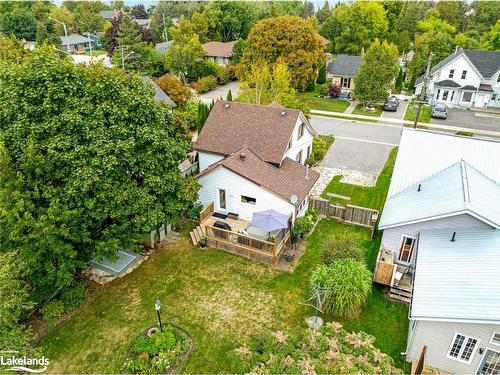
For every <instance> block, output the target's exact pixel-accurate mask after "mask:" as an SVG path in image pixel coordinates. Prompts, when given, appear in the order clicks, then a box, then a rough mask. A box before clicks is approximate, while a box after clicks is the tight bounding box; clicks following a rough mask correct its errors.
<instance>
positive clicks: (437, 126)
mask: <svg viewBox="0 0 500 375" xmlns="http://www.w3.org/2000/svg"><path fill="white" fill-rule="evenodd" d="M311 115H313V116H314V115H315V116H320V117H321V116H322V115H323V116H326V117H328V116H333V117H343V118H345V119H353V120H358V121H363V120H370V121H369V122H373V121H374V120H375V121H377V122H381V123H385V124H390V125H393V126H398V125H399V126H405V127H408V126H413V121H408V120H400V119H395V118H389V117H383V116H381V117H374V116H366V115H353V114H351V113H345V112H331V111H323V110H319V109H311ZM417 127H419V128H424V129H431V130H448V131H453V132H470V133H474V135H484V136H489V137H500V131H498V132H497V131H490V130H480V129H474V128H465V127H459V126H452V125H441V124H433V123H427V122H418V123H417Z"/></svg>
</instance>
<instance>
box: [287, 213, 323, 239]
mask: <svg viewBox="0 0 500 375" xmlns="http://www.w3.org/2000/svg"><path fill="white" fill-rule="evenodd" d="M317 219H318V212H317V211H316V210H307V211H306V214H305V215H304V216H301V217H299V218H297V219H295V223H294V224H293V228H292V236H293V239H294V240H300V239H302V238H304V236H305V235H306V234H307V233H309V232H310V231H311V229H312V228H313V226H314V223H315V222H316V220H317Z"/></svg>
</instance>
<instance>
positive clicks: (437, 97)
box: [436, 89, 441, 99]
mask: <svg viewBox="0 0 500 375" xmlns="http://www.w3.org/2000/svg"><path fill="white" fill-rule="evenodd" d="M440 93H441V89H438V91H437V94H436V99H439V94H440Z"/></svg>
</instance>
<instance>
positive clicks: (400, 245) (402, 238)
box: [397, 234, 417, 264]
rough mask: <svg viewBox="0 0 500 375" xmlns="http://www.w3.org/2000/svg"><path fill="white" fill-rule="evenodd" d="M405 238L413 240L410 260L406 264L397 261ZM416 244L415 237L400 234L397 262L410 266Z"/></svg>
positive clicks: (399, 260) (402, 261)
mask: <svg viewBox="0 0 500 375" xmlns="http://www.w3.org/2000/svg"><path fill="white" fill-rule="evenodd" d="M405 238H413V246H412V248H411V254H410V259H408V262H405V261H404V260H401V259H399V257H400V256H401V248H402V247H403V240H404V239H405ZM416 243H417V236H414V235H412V234H402V235H401V241H399V249H398V250H399V253H398V260H397V261H398V262H400V263H404V264H410V263H411V258H412V257H413V252H414V251H415V244H416Z"/></svg>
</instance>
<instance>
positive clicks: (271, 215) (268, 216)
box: [250, 210, 288, 232]
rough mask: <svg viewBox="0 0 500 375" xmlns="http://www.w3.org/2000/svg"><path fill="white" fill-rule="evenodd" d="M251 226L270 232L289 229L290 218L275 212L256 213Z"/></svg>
mask: <svg viewBox="0 0 500 375" xmlns="http://www.w3.org/2000/svg"><path fill="white" fill-rule="evenodd" d="M250 224H252V225H255V226H256V227H259V228H262V229H264V230H266V231H268V232H273V231H275V230H278V229H283V228H288V216H287V215H283V214H280V213H279V212H276V211H274V210H266V211H261V212H255V213H254V214H253V216H252V221H251V222H250Z"/></svg>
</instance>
